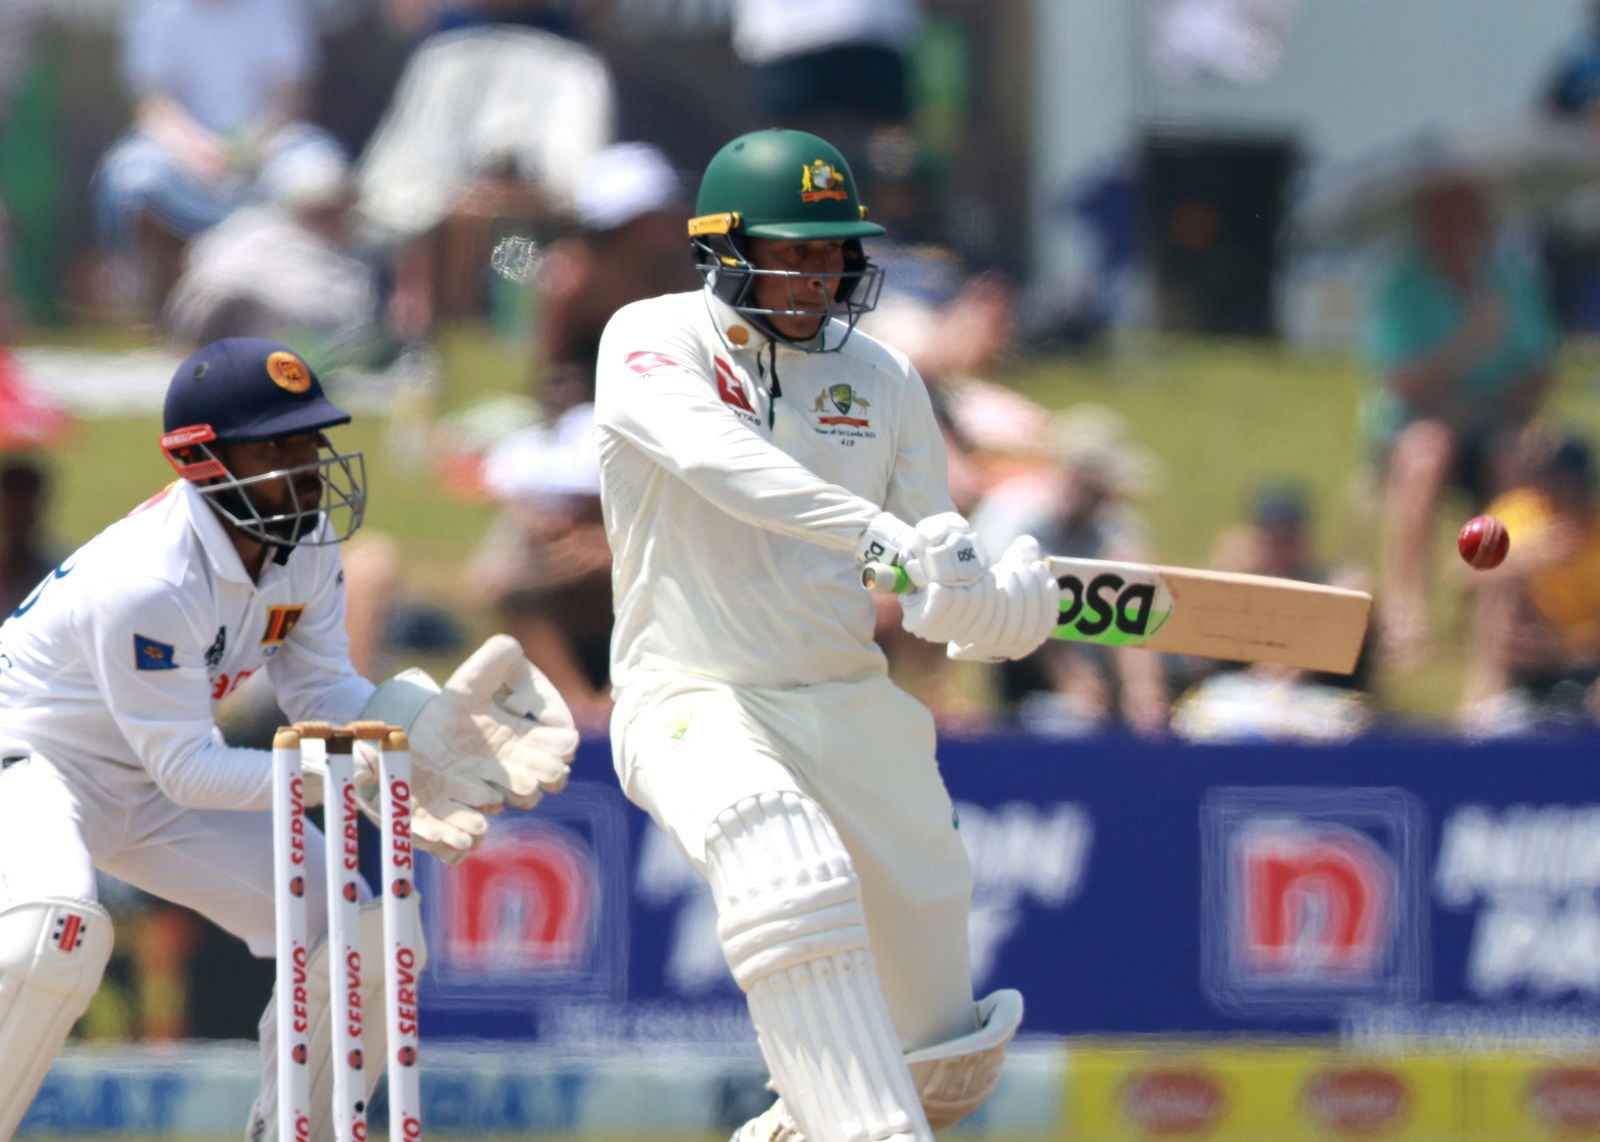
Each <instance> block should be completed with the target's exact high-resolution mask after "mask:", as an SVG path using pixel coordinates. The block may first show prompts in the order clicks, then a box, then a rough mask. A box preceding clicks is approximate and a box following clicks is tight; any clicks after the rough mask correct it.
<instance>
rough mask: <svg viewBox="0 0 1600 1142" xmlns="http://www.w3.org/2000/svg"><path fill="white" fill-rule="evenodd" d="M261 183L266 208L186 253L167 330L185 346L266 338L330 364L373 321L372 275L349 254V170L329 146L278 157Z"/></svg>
mask: <svg viewBox="0 0 1600 1142" xmlns="http://www.w3.org/2000/svg"><path fill="white" fill-rule="evenodd" d="M262 181H263V183H264V189H265V191H266V195H267V197H266V199H265V201H263V202H261V203H259V204H256V205H250V206H245V207H241V208H240V209H239V210H237V211H235V212H234V213H233V214H231V215H230V216H229V217H228V218H227V219H226V220H224V221H223V222H221V223H219V224H218V225H217V226H216V227H214V228H213V229H212V230H210V231H208V232H207V233H206V234H205V235H203V236H202V237H200V238H199V239H198V240H196V241H195V243H194V244H193V245H192V246H191V247H190V249H189V253H188V256H187V258H186V259H185V266H184V271H183V276H182V277H180V278H179V279H178V282H177V284H176V285H175V286H174V287H173V290H172V294H171V296H170V297H169V298H168V301H167V307H166V326H167V330H168V332H169V333H170V334H171V335H172V336H173V337H174V338H176V339H177V340H179V341H181V342H184V343H187V344H189V345H203V344H206V343H208V342H211V341H215V340H217V339H219V338H222V337H268V338H271V339H273V340H277V341H285V342H288V343H291V344H294V345H298V346H301V347H302V348H304V349H305V351H306V352H307V353H308V354H310V355H311V356H312V357H314V358H315V359H316V360H317V361H318V362H319V363H320V364H321V365H322V366H323V367H327V366H328V365H329V364H332V363H338V362H336V361H330V360H329V357H330V351H333V350H334V347H336V346H343V347H351V346H355V345H358V344H370V343H372V342H373V341H374V340H375V337H376V332H377V331H376V322H377V318H378V289H377V282H376V280H375V274H374V273H373V270H372V268H371V267H370V266H369V265H367V264H366V263H365V262H363V261H362V260H361V259H359V258H357V257H356V256H354V255H353V254H352V253H351V252H350V251H349V248H348V242H347V238H348V231H349V221H350V209H349V208H350V204H351V185H350V179H349V165H348V163H347V162H346V160H345V158H344V155H343V154H342V153H341V152H340V151H339V149H338V148H337V146H335V145H334V144H332V143H331V142H329V143H328V144H327V145H324V146H313V147H304V148H301V149H300V150H298V151H297V152H296V153H295V154H293V155H291V156H287V157H286V158H285V159H284V161H283V162H281V163H279V164H277V166H275V167H274V168H273V170H271V171H269V172H267V173H266V175H265V176H264V178H263V180H262ZM349 351H350V350H349V349H348V348H347V349H346V350H345V352H346V353H348V352H349ZM331 355H333V356H335V357H337V356H338V355H339V354H338V352H337V351H333V352H332V353H331Z"/></svg>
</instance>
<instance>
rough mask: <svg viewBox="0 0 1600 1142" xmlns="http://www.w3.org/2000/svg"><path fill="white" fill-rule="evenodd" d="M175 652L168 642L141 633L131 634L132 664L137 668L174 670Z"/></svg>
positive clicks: (175, 662) (175, 666) (176, 664)
mask: <svg viewBox="0 0 1600 1142" xmlns="http://www.w3.org/2000/svg"><path fill="white" fill-rule="evenodd" d="M176 653H177V652H176V651H175V650H174V649H173V646H172V644H171V643H170V642H157V641H156V640H155V639H153V638H146V637H145V636H144V635H142V634H136V635H134V636H133V665H134V668H135V669H137V670H176V669H177V668H178V663H177V660H176V657H175V655H176Z"/></svg>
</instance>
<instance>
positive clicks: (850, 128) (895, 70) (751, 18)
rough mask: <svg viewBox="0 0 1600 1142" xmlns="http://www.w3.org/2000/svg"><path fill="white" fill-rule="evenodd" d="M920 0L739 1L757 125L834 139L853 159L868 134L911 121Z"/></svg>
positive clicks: (738, 34) (741, 53)
mask: <svg viewBox="0 0 1600 1142" xmlns="http://www.w3.org/2000/svg"><path fill="white" fill-rule="evenodd" d="M921 22H922V11H921V4H920V3H919V0H816V2H814V3H811V4H795V3H792V2H791V0H736V2H735V5H734V12H733V49H734V52H735V54H736V55H737V56H738V57H739V59H740V60H741V61H742V62H743V63H744V64H745V65H746V66H747V67H748V68H749V69H750V84H751V97H752V101H753V105H754V110H755V114H756V117H757V119H758V120H759V122H757V123H754V124H752V125H753V126H758V127H776V126H782V127H791V128H794V129H796V130H800V131H810V132H811V133H813V134H817V135H821V136H822V137H823V138H826V139H828V140H830V141H831V142H833V143H834V144H835V145H836V146H837V147H838V148H839V149H840V150H841V151H843V152H844V154H845V157H846V159H848V160H849V161H850V163H851V165H852V166H855V165H856V164H857V159H858V157H859V156H860V155H861V154H862V151H863V150H864V149H865V148H866V146H867V142H868V139H869V138H870V137H871V136H872V135H873V134H874V133H875V132H877V131H880V130H882V129H884V128H892V127H898V126H903V125H904V124H905V122H906V120H907V117H908V114H909V111H910V103H909V97H908V87H907V73H908V64H909V56H910V53H911V47H912V43H913V41H914V39H915V38H916V34H917V31H918V29H919V27H920V26H921Z"/></svg>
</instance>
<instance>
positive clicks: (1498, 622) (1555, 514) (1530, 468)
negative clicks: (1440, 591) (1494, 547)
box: [1461, 426, 1600, 737]
mask: <svg viewBox="0 0 1600 1142" xmlns="http://www.w3.org/2000/svg"><path fill="white" fill-rule="evenodd" d="M1522 456H1523V459H1524V463H1523V474H1524V479H1523V480H1522V482H1521V483H1520V484H1519V485H1518V486H1517V487H1515V488H1513V489H1511V490H1510V491H1508V492H1506V493H1505V494H1504V495H1501V496H1499V497H1498V498H1496V499H1495V500H1494V501H1493V502H1492V503H1491V504H1490V505H1489V508H1488V510H1489V512H1491V513H1492V514H1493V515H1495V516H1496V517H1497V518H1499V520H1500V521H1501V522H1502V523H1504V524H1505V525H1506V530H1507V531H1508V532H1509V533H1510V535H1511V550H1510V553H1509V554H1508V555H1507V556H1506V561H1505V562H1504V563H1502V564H1501V565H1500V566H1499V567H1498V568H1496V569H1494V570H1492V571H1484V572H1478V573H1476V574H1474V575H1473V576H1472V584H1473V588H1474V592H1473V593H1474V607H1473V629H1472V639H1471V646H1470V658H1469V662H1468V672H1467V681H1466V687H1465V690H1464V693H1463V696H1462V710H1461V722H1462V726H1463V728H1464V729H1465V730H1466V731H1467V732H1468V733H1470V734H1472V735H1473V736H1476V737H1500V736H1512V735H1517V734H1526V733H1534V732H1540V731H1550V730H1558V729H1566V730H1572V729H1578V728H1584V727H1587V728H1593V726H1594V725H1595V723H1596V722H1597V721H1600V687H1597V685H1596V679H1597V678H1600V497H1597V494H1596V488H1595V471H1594V462H1593V457H1592V453H1591V449H1590V447H1589V444H1588V443H1587V441H1585V440H1584V439H1583V438H1581V437H1579V436H1577V435H1574V434H1571V433H1562V432H1555V431H1552V430H1549V429H1547V428H1545V427H1543V426H1540V427H1538V428H1536V429H1532V430H1530V431H1529V432H1528V433H1527V434H1526V435H1525V438H1524V444H1523V449H1522Z"/></svg>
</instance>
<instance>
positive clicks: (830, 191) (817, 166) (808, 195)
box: [800, 159, 850, 202]
mask: <svg viewBox="0 0 1600 1142" xmlns="http://www.w3.org/2000/svg"><path fill="white" fill-rule="evenodd" d="M849 197H850V195H849V193H848V192H847V191H846V190H845V188H844V175H843V174H842V173H840V171H839V168H838V167H834V166H829V165H828V164H827V163H825V162H823V161H822V160H821V159H817V160H816V161H815V162H813V163H810V164H808V165H806V166H803V167H801V168H800V199H801V201H803V202H821V201H822V200H823V199H824V198H838V199H846V198H849Z"/></svg>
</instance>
